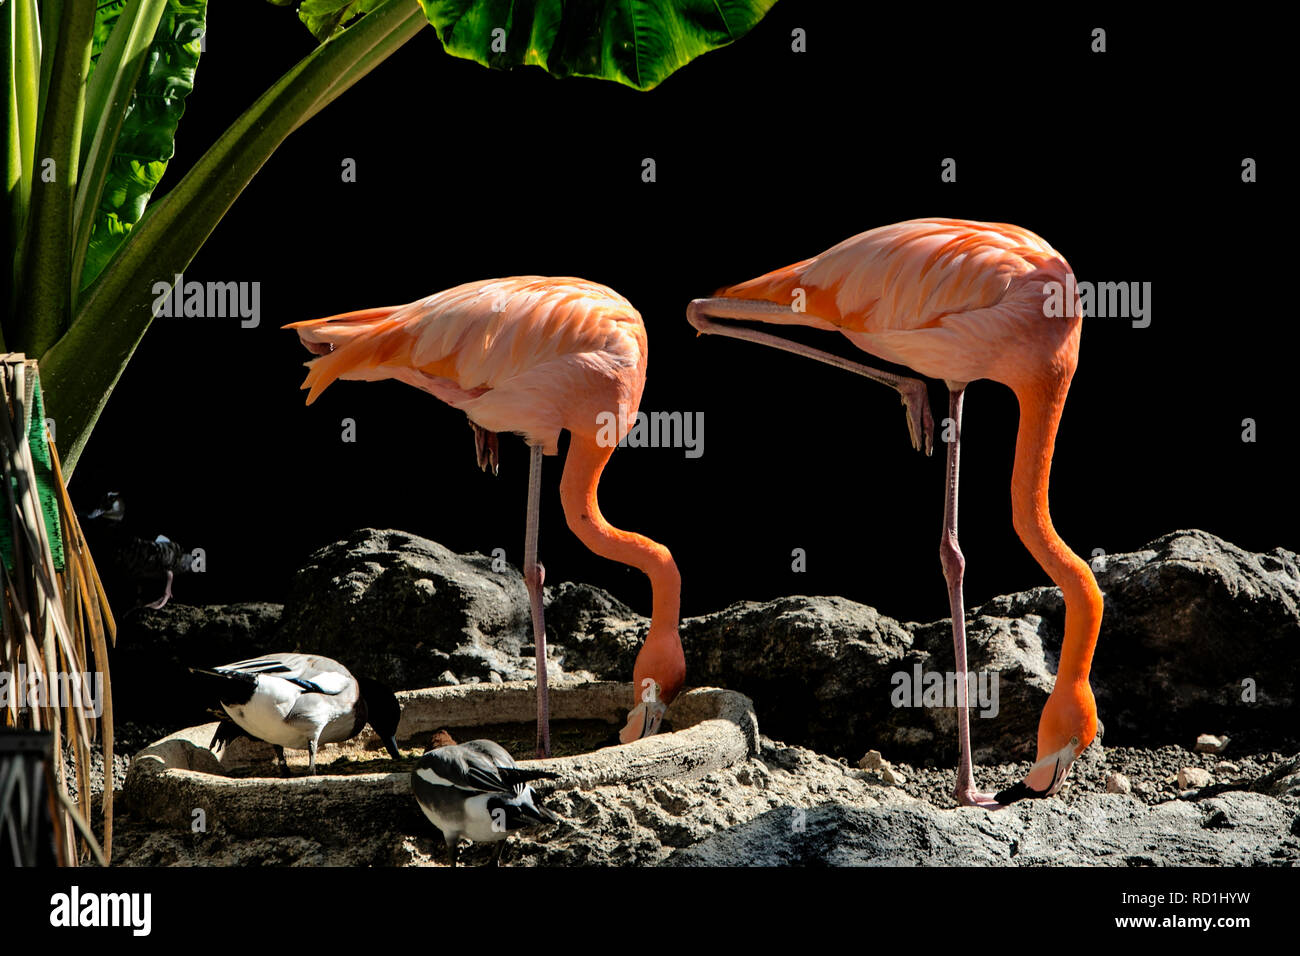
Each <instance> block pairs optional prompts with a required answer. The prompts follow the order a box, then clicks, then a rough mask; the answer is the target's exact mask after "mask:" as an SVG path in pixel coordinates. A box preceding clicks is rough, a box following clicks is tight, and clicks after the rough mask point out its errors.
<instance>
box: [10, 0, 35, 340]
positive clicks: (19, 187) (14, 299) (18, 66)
mask: <svg viewBox="0 0 1300 956" xmlns="http://www.w3.org/2000/svg"><path fill="white" fill-rule="evenodd" d="M7 13H8V16H6V17H5V21H6V22H5V24H4V25H3V27H2V28H3V30H4V44H5V51H4V52H5V68H6V76H7V78H8V80H9V89H8V98H9V102H8V120H9V121H8V123H7V126H6V138H7V142H8V144H9V148H8V150H6V156H5V187H6V190H7V192H8V196H9V209H8V221H7V223H6V237H5V238H6V239H7V240H8V246H9V248H10V249H11V250H13V251H14V256H13V261H12V262H11V263H10V269H11V272H10V286H9V288H10V294H9V295H8V296H7V297H6V298H5V301H4V302H3V303H0V305H2V306H3V313H0V350H3V349H4V330H6V329H9V328H11V327H12V325H11V323H12V318H13V314H14V310H15V309H16V308H17V305H18V296H17V289H18V277H19V274H20V273H19V271H18V267H19V262H20V259H19V256H18V255H17V251H18V250H19V249H20V248H21V247H22V237H23V222H24V220H25V219H26V217H27V206H28V203H29V202H30V201H31V192H32V157H33V155H35V152H36V116H37V112H38V105H39V100H40V85H41V28H40V17H39V15H38V14H37V11H36V0H11V2H10V3H9V4H8V8H7Z"/></svg>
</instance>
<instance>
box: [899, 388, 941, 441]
mask: <svg viewBox="0 0 1300 956" xmlns="http://www.w3.org/2000/svg"><path fill="white" fill-rule="evenodd" d="M898 393H899V395H900V396H901V397H902V400H903V407H904V408H905V409H906V410H907V433H908V435H910V436H911V438H912V447H913V448H915V449H916V450H917V451H923V452H925V453H926V454H927V455H932V454H934V416H933V415H931V414H930V395H929V392H928V391H927V390H926V387H925V383H924V382H921V381H917V380H916V379H905V380H904V381H902V382H900V383H899V384H898Z"/></svg>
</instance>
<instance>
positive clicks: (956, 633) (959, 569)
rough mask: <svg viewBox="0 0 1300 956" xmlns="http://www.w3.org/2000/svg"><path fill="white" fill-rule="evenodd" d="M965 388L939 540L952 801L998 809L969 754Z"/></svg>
mask: <svg viewBox="0 0 1300 956" xmlns="http://www.w3.org/2000/svg"><path fill="white" fill-rule="evenodd" d="M965 391H966V385H965V383H962V384H961V385H957V384H955V383H951V382H950V383H949V384H948V417H949V418H951V419H952V422H953V435H952V441H950V442H948V484H947V491H946V494H945V495H944V501H943V536H942V537H941V538H940V540H939V560H940V562H941V563H942V564H943V576H944V578H945V579H946V580H947V582H948V606H949V607H950V608H951V610H952V649H953V657H954V658H955V663H954V666H955V667H956V669H957V746H958V757H957V786H956V789H955V790H954V791H953V797H954V798H956V800H957V802H958V803H959V804H961V805H962V806H963V807H984V808H985V809H988V810H993V809H997V808H998V807H999V806H1001V804H999V803H998V802H997V801H996V800H995V799H994V798H993V796H992V794H987V793H980V792H978V791H977V790H976V789H975V772H974V766H973V764H972V761H971V753H970V700H969V697H970V682H969V680H968V678H967V676H966V605H965V601H964V600H963V598H962V591H961V584H962V575H963V574H964V573H965V571H966V558H965V556H963V555H962V553H961V546H960V544H958V542H957V475H958V471H959V469H960V465H961V449H960V443H961V405H962V397H963V395H964V394H965Z"/></svg>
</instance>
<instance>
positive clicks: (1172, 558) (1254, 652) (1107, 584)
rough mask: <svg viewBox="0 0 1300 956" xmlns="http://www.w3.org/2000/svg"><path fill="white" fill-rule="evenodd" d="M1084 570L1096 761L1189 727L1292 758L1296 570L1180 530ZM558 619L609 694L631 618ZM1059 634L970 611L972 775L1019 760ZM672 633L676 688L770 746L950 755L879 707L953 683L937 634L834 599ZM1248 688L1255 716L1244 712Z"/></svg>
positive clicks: (581, 599) (1276, 555)
mask: <svg viewBox="0 0 1300 956" xmlns="http://www.w3.org/2000/svg"><path fill="white" fill-rule="evenodd" d="M1095 570H1096V574H1097V579H1098V582H1099V584H1100V586H1101V587H1102V589H1103V592H1104V594H1105V599H1106V611H1105V617H1104V619H1103V622H1102V632H1101V639H1100V641H1099V643H1098V648H1097V653H1096V657H1095V659H1094V664H1093V672H1092V683H1093V689H1094V691H1095V693H1096V696H1097V702H1098V709H1099V711H1100V714H1101V719H1102V721H1103V723H1104V724H1105V726H1106V728H1107V729H1109V730H1110V731H1111V732H1112V735H1111V737H1109V738H1108V739H1107V744H1108V745H1113V744H1129V745H1152V744H1158V743H1165V742H1168V741H1169V740H1178V739H1185V738H1186V735H1187V727H1188V726H1196V725H1199V726H1201V727H1204V726H1215V727H1229V728H1233V731H1234V733H1237V732H1239V731H1250V732H1252V733H1253V734H1254V735H1255V736H1256V737H1257V738H1258V739H1261V740H1273V741H1276V745H1278V746H1288V745H1290V743H1291V742H1293V741H1294V739H1295V727H1294V720H1293V718H1292V716H1291V715H1292V713H1293V712H1294V709H1295V707H1296V700H1297V696H1298V694H1300V655H1297V654H1296V653H1295V652H1294V649H1295V647H1297V646H1300V558H1297V556H1296V555H1295V554H1293V553H1291V552H1288V551H1284V550H1282V549H1280V548H1278V549H1276V550H1274V551H1273V552H1270V553H1267V554H1252V553H1250V552H1246V551H1243V550H1242V549H1240V548H1237V547H1236V546H1234V545H1232V544H1229V543H1228V542H1226V541H1223V540H1222V539H1220V538H1217V537H1215V536H1214V535H1212V534H1209V533H1207V532H1204V531H1176V532H1173V533H1171V534H1167V535H1164V536H1163V537H1161V538H1159V539H1157V540H1156V541H1154V542H1152V543H1151V544H1149V545H1148V546H1147V547H1146V548H1144V549H1143V550H1141V551H1138V552H1134V553H1131V554H1116V555H1109V556H1107V557H1106V558H1105V559H1104V560H1099V561H1098V562H1097V563H1096V567H1095ZM554 605H560V606H561V607H562V609H563V610H562V613H561V614H557V615H555V616H554V617H552V611H551V609H550V608H548V610H547V614H548V621H551V620H554V619H558V620H559V621H561V622H562V623H560V624H557V628H559V629H560V630H558V633H559V634H560V638H559V639H560V640H561V641H562V642H563V643H564V644H565V645H566V647H567V648H568V649H569V657H568V658H567V660H568V662H569V664H570V665H571V666H580V667H585V668H587V669H589V670H591V671H592V672H593V673H594V674H596V675H598V676H601V677H611V678H612V677H614V676H617V675H619V674H625V673H626V670H627V669H630V667H631V662H632V660H633V659H634V657H635V650H636V647H637V646H638V643H639V639H640V637H641V636H642V635H643V634H644V633H645V628H646V621H645V619H644V618H641V617H639V616H638V615H636V614H634V613H633V612H631V611H629V610H627V609H626V608H625V607H624V606H623V605H621V604H619V603H618V602H617V601H614V600H613V599H612V598H610V597H609V596H608V595H606V594H604V592H602V591H600V590H599V589H597V588H592V587H589V586H572V587H570V588H568V589H565V588H564V586H561V589H559V590H558V591H557V595H556V598H555V600H554V602H553V606H554ZM1064 619H1065V608H1064V603H1063V602H1062V599H1061V594H1060V591H1059V590H1057V589H1056V588H1052V587H1038V588H1033V589H1030V590H1028V591H1021V592H1018V593H1015V594H1009V595H1002V596H1000V597H996V598H993V599H992V600H990V601H988V602H986V603H985V604H983V605H981V606H978V607H975V608H972V609H971V610H970V611H969V612H968V614H967V642H968V658H969V666H970V668H971V669H972V670H974V671H977V672H978V671H987V672H996V673H997V675H998V708H997V714H996V715H995V716H991V718H990V719H988V720H982V719H980V718H979V716H978V714H977V713H974V712H973V713H974V716H973V718H972V730H971V736H972V744H973V747H974V750H975V759H976V760H977V761H979V762H981V763H986V762H990V761H1003V760H1016V759H1025V758H1029V757H1032V756H1033V753H1032V751H1033V747H1034V741H1035V739H1036V733H1037V727H1038V717H1039V714H1040V712H1041V710H1042V706H1043V704H1044V703H1045V702H1046V699H1047V695H1048V693H1050V691H1051V688H1052V685H1053V680H1054V678H1053V675H1054V674H1055V671H1056V666H1057V661H1058V658H1059V655H1060V648H1061V640H1062V637H1063V634H1064V623H1065V621H1064ZM681 630H682V642H683V645H684V646H685V649H686V656H687V673H688V680H689V682H690V683H701V684H715V685H718V686H723V687H731V688H734V689H737V690H740V691H742V692H743V693H745V694H748V695H749V696H750V697H752V698H753V699H754V701H755V703H756V706H757V708H758V713H759V720H760V722H761V723H762V725H763V727H764V728H765V729H767V730H769V731H770V732H771V733H772V734H773V735H774V736H778V737H781V738H783V739H786V740H790V741H793V742H797V743H800V744H804V745H807V746H812V747H815V748H817V749H820V750H824V751H826V752H828V753H832V754H836V755H838V756H845V757H849V758H850V759H852V758H853V757H856V756H857V755H859V754H861V753H863V752H864V750H866V749H868V748H871V747H875V748H879V749H881V750H882V751H885V752H887V753H889V754H890V755H891V756H892V757H894V758H896V759H900V760H905V761H916V762H922V761H927V760H933V759H934V755H935V754H936V753H948V752H951V751H954V749H955V744H954V741H955V740H956V725H955V714H956V711H955V709H953V708H950V707H933V706H923V707H895V706H893V700H891V697H893V695H894V692H895V691H896V690H898V689H899V686H898V683H897V682H898V680H899V678H898V676H897V675H900V674H904V675H910V674H912V673H914V672H915V669H916V668H917V667H920V668H921V670H922V672H923V673H931V672H939V673H947V672H949V671H951V670H952V668H953V652H952V632H951V622H950V621H948V620H942V621H936V622H933V623H929V624H917V623H903V622H899V621H895V620H894V619H892V618H889V617H887V616H885V615H883V614H880V613H879V612H878V611H876V610H875V609H873V608H870V607H867V606H865V605H861V604H856V603H854V602H852V601H849V600H846V599H845V598H840V597H788V598H779V599H777V600H775V601H771V602H768V603H763V604H759V603H753V602H742V603H739V604H734V605H732V606H731V607H728V608H726V609H724V610H722V611H718V612H715V613H713V614H707V615H704V616H702V617H697V618H689V619H687V620H684V621H683V622H682V628H681ZM1243 681H1250V682H1253V684H1251V683H1247V684H1243ZM1252 687H1253V689H1254V699H1253V700H1251V699H1246V700H1243V696H1244V697H1247V698H1249V697H1250V693H1248V691H1249V690H1250V689H1251V688H1252ZM976 710H979V708H976Z"/></svg>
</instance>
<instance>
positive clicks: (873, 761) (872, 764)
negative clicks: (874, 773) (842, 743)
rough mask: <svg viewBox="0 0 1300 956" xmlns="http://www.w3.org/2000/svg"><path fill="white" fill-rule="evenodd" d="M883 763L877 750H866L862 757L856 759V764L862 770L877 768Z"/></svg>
mask: <svg viewBox="0 0 1300 956" xmlns="http://www.w3.org/2000/svg"><path fill="white" fill-rule="evenodd" d="M884 765H885V761H884V758H883V757H881V756H880V751H879V750H868V751H867V752H866V754H865V755H864V756H863V757H862V759H861V760H859V761H858V766H859V767H861V768H862V769H863V770H879V769H880V768H881V767H883V766H884Z"/></svg>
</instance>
